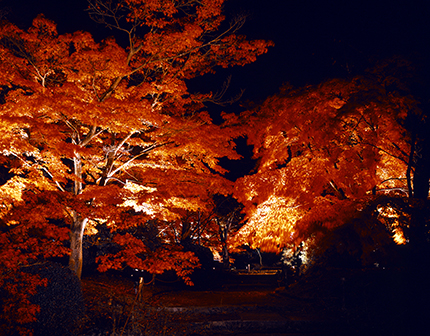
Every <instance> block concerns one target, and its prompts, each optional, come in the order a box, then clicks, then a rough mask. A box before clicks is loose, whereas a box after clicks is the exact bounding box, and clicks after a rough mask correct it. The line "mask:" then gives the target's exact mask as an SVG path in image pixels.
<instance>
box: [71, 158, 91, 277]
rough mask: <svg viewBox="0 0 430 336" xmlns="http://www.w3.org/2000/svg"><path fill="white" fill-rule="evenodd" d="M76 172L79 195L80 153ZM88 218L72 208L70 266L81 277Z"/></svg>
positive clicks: (80, 185) (80, 176) (75, 188)
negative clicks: (83, 245)
mask: <svg viewBox="0 0 430 336" xmlns="http://www.w3.org/2000/svg"><path fill="white" fill-rule="evenodd" d="M73 161H74V173H75V176H76V181H75V183H74V184H75V185H74V190H73V192H74V194H75V195H76V196H77V195H79V194H80V193H81V192H82V161H81V157H80V155H79V154H77V153H75V157H74V160H73ZM87 222H88V218H82V217H81V215H80V214H79V213H77V212H76V211H75V210H72V223H71V225H70V257H69V268H70V269H71V270H72V271H73V272H75V274H76V275H77V276H78V278H79V279H80V278H81V276H82V264H83V251H82V243H83V239H84V231H85V226H86V224H87Z"/></svg>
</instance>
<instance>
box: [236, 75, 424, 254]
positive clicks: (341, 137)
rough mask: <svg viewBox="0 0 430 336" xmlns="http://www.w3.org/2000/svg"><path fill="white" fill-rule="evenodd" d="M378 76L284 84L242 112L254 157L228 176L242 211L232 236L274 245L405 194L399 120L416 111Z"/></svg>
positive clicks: (408, 168) (408, 169)
mask: <svg viewBox="0 0 430 336" xmlns="http://www.w3.org/2000/svg"><path fill="white" fill-rule="evenodd" d="M385 79H387V78H386V77H383V78H378V76H376V75H375V74H373V75H371V74H368V75H366V76H360V77H355V78H353V79H351V80H340V79H334V80H329V81H327V82H324V83H322V84H321V85H318V86H308V87H305V88H301V89H292V88H290V87H288V86H286V87H284V88H283V89H282V90H281V92H280V93H279V94H278V95H275V96H273V97H270V98H269V99H267V100H266V101H265V102H264V103H263V104H262V105H261V106H260V107H258V108H257V109H255V110H252V111H250V112H247V113H246V114H245V116H244V117H245V118H246V119H247V120H248V122H249V129H252V130H253V131H252V132H251V133H249V134H248V137H249V143H250V144H252V145H254V154H255V158H258V159H259V163H258V170H257V172H256V173H255V174H253V175H249V176H245V177H244V178H242V179H240V180H238V181H237V183H236V195H237V196H238V198H239V200H240V201H241V202H243V203H244V204H245V209H246V212H247V218H248V222H247V225H246V226H244V227H243V228H242V230H241V231H240V232H239V235H238V236H237V239H238V240H239V241H240V240H242V242H247V243H249V244H250V245H252V246H261V248H263V249H266V250H272V251H279V250H280V249H282V248H283V247H284V246H286V245H287V244H289V243H293V242H296V243H297V242H300V241H302V240H305V239H307V238H309V237H312V235H314V234H315V233H316V232H317V231H320V232H321V230H322V231H323V230H327V229H332V228H336V227H339V226H340V225H342V224H344V223H347V222H348V221H351V220H352V219H354V218H357V217H360V214H361V212H362V210H363V209H365V208H366V207H367V206H368V205H369V204H370V203H372V200H374V199H375V198H377V197H378V196H379V195H381V194H387V195H391V196H394V197H407V196H408V195H410V194H412V193H413V190H414V187H416V186H415V185H414V184H413V183H412V180H411V176H413V175H414V172H415V170H416V166H415V165H414V164H413V162H412V161H413V160H411V156H412V157H414V155H415V154H414V152H413V151H411V143H412V142H413V140H412V138H411V136H410V133H409V132H408V131H407V129H406V128H405V125H406V121H407V119H408V118H411V117H413V118H416V119H417V120H419V118H420V110H419V108H418V106H417V101H416V100H414V99H413V98H412V97H411V96H410V95H408V94H405V92H403V91H402V90H399V87H398V86H396V85H394V86H388V85H387V82H385V81H384V80H385ZM372 204H373V203H372ZM373 205H374V204H373ZM398 229H399V230H400V228H398Z"/></svg>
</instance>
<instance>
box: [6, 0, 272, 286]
mask: <svg viewBox="0 0 430 336" xmlns="http://www.w3.org/2000/svg"><path fill="white" fill-rule="evenodd" d="M223 2H224V1H223V0H203V1H194V0H192V1H188V0H186V1H175V2H172V1H167V0H149V1H147V0H145V1H141V0H124V1H98V0H95V1H90V7H89V13H90V15H91V16H92V17H93V19H94V20H96V21H98V22H100V23H102V24H105V25H106V26H108V27H109V28H113V29H117V30H118V31H119V32H120V33H123V34H124V36H125V37H126V39H125V40H124V41H119V42H117V41H116V40H115V39H114V38H107V39H105V40H103V41H101V42H96V41H95V40H94V39H93V37H92V36H91V34H90V33H87V32H82V31H78V32H75V33H73V34H64V35H59V34H58V33H57V30H56V25H55V23H53V22H51V21H49V20H47V19H46V18H44V16H43V15H39V16H38V17H37V18H35V19H34V21H33V24H32V26H31V27H30V28H29V29H28V30H22V29H20V28H18V27H16V26H15V25H13V24H11V23H7V22H4V23H3V24H2V25H1V27H0V60H1V62H0V70H1V73H2V77H1V78H0V87H1V90H2V92H1V94H2V98H3V101H4V103H3V104H2V105H1V106H0V131H1V133H2V137H1V139H0V151H1V163H2V165H5V166H7V167H9V168H10V173H11V174H12V177H11V178H10V179H9V180H8V181H7V182H6V183H5V184H4V185H3V186H2V187H1V198H2V202H3V203H2V207H1V210H0V215H1V217H2V220H3V222H4V223H5V226H6V227H7V230H6V232H5V233H2V234H1V239H2V240H3V242H4V243H5V244H2V246H4V247H2V248H4V249H6V250H7V251H9V249H10V251H12V250H13V251H22V252H23V254H24V252H25V253H27V252H28V251H27V250H26V246H24V245H25V244H28V245H30V244H29V243H30V242H31V239H36V240H37V244H33V245H31V248H36V247H35V246H37V249H38V250H43V251H45V250H44V249H45V245H44V244H43V243H41V242H40V240H41V239H45V240H46V242H47V243H48V242H52V241H54V247H53V248H54V250H55V252H53V253H54V254H55V253H64V252H65V251H64V250H62V249H58V246H56V245H55V244H56V243H57V241H60V240H62V239H65V232H63V230H65V229H64V228H62V229H58V228H55V227H56V226H58V225H57V224H58V223H61V225H67V226H69V227H70V263H69V266H70V268H71V269H72V270H73V271H75V272H76V274H77V275H78V276H80V275H81V269H82V237H83V234H84V232H85V228H86V226H87V225H88V223H91V221H93V220H97V221H99V222H102V223H105V224H108V225H110V227H112V228H114V229H115V228H127V227H129V226H133V225H134V223H138V222H145V220H147V219H149V218H154V217H157V218H159V219H162V220H174V219H176V218H177V211H176V209H184V210H190V211H196V210H197V209H204V208H205V206H206V205H205V204H204V202H205V200H206V199H207V198H208V197H207V196H206V195H208V194H214V193H221V194H226V193H228V192H230V191H231V183H230V182H228V181H227V180H226V179H224V178H223V177H222V174H223V173H224V172H225V169H223V168H222V167H221V166H220V165H219V164H218V159H219V158H222V157H226V158H229V159H238V158H239V155H238V154H237V153H236V152H235V150H234V147H235V143H234V142H233V141H232V140H233V139H234V138H235V137H238V136H240V135H241V134H242V131H241V130H239V129H237V128H235V127H233V125H234V122H235V119H234V118H232V117H231V116H228V115H224V117H225V122H224V123H223V124H221V125H215V124H213V123H212V120H211V118H210V116H209V113H208V112H207V111H205V107H204V102H205V101H208V100H210V99H211V97H212V93H206V94H201V93H199V94H196V93H192V92H189V91H188V89H187V82H186V81H187V80H188V79H192V78H194V77H196V76H200V75H203V74H206V73H210V72H214V71H215V70H216V68H217V67H228V66H231V65H244V64H247V63H251V62H253V61H255V59H256V57H257V56H258V55H260V54H262V53H265V52H266V51H267V47H268V46H270V45H271V43H270V42H265V41H261V40H255V41H248V40H246V38H245V37H244V36H241V35H237V34H236V32H237V30H238V29H239V28H240V27H241V25H242V24H243V22H244V20H243V18H238V19H236V20H233V21H232V22H231V24H230V25H229V24H225V23H224V19H225V17H224V16H223V15H222V14H221V9H222V4H223ZM124 42H125V44H127V46H126V47H123V46H122V45H123V43H124ZM39 201H40V202H39ZM139 216H140V217H141V218H138V217H139ZM61 225H60V226H61ZM32 227H36V229H37V231H38V232H40V236H37V238H29V239H30V240H27V236H26V232H27V231H28V230H30V228H32ZM57 231H58V232H57ZM11 237H18V238H19V240H20V241H14V243H16V245H11V244H12V241H13V238H11ZM29 237H30V236H29ZM31 237H33V236H31ZM18 238H17V239H18ZM20 244H21V245H20ZM124 244H125V245H127V244H126V242H124ZM130 244H131V242H130ZM46 250H48V248H46ZM43 251H38V252H39V256H42V255H43V253H45V252H43ZM128 252H129V251H128ZM128 252H127V253H128ZM123 253H126V252H123ZM181 253H182V252H181V251H179V250H175V249H163V250H160V256H162V257H160V258H161V259H159V260H162V261H163V262H161V263H160V264H158V266H157V267H156V268H154V266H153V264H151V265H152V266H151V265H150V263H149V261H148V262H147V263H146V264H145V265H146V266H145V265H143V266H144V267H147V268H148V269H149V270H150V271H154V272H156V273H159V272H161V268H163V267H164V268H165V269H172V268H173V269H175V270H176V271H177V272H178V273H179V274H180V275H183V274H184V275H186V272H185V271H181V266H180V263H178V264H176V261H177V260H182V261H184V262H185V257H186V258H188V260H189V262H188V263H186V262H185V264H184V265H185V266H184V268H185V269H188V268H189V267H195V266H196V263H193V259H192V258H189V256H188V255H182V254H181ZM5 255H6V256H7V255H12V252H10V253H6V254H5ZM175 255H176V256H179V257H178V258H176V259H175V257H174V256H175ZM39 256H38V257H39ZM170 257H172V258H173V259H172V260H173V261H174V262H173V261H172V262H173V263H174V265H173V264H170V265H168V263H169V261H168V260H169V258H170ZM20 258H21V254H20V252H18V253H16V254H15V257H14V258H13V259H11V260H9V259H8V258H7V257H5V258H4V259H3V258H2V265H1V267H2V274H3V273H4V271H3V270H4V269H5V267H6V266H7V267H9V266H11V265H9V263H14V265H15V266H14V267H17V266H18V265H22V264H23V263H26V262H30V260H31V258H28V257H22V258H21V259H20ZM119 258H120V259H121V258H122V256H119ZM175 260H176V261H175ZM127 262H128V261H127ZM6 264H7V265H6ZM103 265H104V266H103V267H104V268H107V267H110V266H114V265H116V264H115V261H114V260H112V261H111V263H110V264H109V263H108V262H107V260H104V264H103ZM190 265H191V266H190ZM2 276H3V275H2ZM2 279H3V278H2Z"/></svg>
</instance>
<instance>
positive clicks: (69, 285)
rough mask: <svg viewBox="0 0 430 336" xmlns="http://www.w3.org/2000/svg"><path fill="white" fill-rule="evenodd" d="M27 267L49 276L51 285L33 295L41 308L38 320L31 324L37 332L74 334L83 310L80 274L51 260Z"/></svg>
mask: <svg viewBox="0 0 430 336" xmlns="http://www.w3.org/2000/svg"><path fill="white" fill-rule="evenodd" d="M26 271H27V272H28V273H31V274H38V275H40V276H41V277H43V278H47V279H48V285H47V286H46V287H43V286H42V287H39V290H38V293H37V294H36V295H34V296H33V297H31V299H30V301H31V302H32V303H34V304H37V305H39V306H40V308H41V309H40V312H39V313H38V315H37V322H34V323H32V324H31V325H30V326H29V327H30V328H31V329H32V330H33V331H34V336H50V335H53V336H55V335H59V336H60V335H61V336H68V335H74V334H75V331H76V328H77V324H78V321H79V319H80V318H81V317H82V316H83V312H84V300H83V296H82V290H81V283H80V281H79V279H78V277H77V276H76V275H75V274H74V273H73V272H72V271H71V270H70V269H69V268H67V267H64V266H62V265H61V264H58V263H52V262H49V263H45V264H41V265H35V266H31V267H29V268H28V269H27V270H26Z"/></svg>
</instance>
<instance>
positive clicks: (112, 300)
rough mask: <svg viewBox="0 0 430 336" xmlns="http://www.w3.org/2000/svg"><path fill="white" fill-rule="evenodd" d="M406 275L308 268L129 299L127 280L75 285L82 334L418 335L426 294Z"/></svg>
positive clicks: (147, 291) (105, 278)
mask: <svg viewBox="0 0 430 336" xmlns="http://www.w3.org/2000/svg"><path fill="white" fill-rule="evenodd" d="M254 275H256V274H254ZM410 278H411V276H410V275H406V274H404V273H403V272H400V271H398V270H383V269H370V270H369V269H368V270H361V269H354V270H345V269H332V270H314V271H313V272H310V274H308V275H306V276H304V277H302V278H301V279H300V281H298V282H294V283H290V284H289V285H288V286H284V287H282V286H279V285H280V284H279V283H278V282H277V281H276V279H275V278H274V277H273V276H272V278H270V276H266V278H264V276H263V277H260V278H259V279H258V280H257V281H256V280H255V279H256V277H255V276H254V277H253V276H252V275H247V274H242V275H238V274H235V276H234V277H230V275H226V278H225V280H226V281H225V282H224V283H223V284H218V286H214V287H212V288H202V287H201V286H196V287H194V288H193V287H184V286H179V285H161V284H158V285H156V286H148V287H145V288H144V290H143V292H142V297H141V299H140V300H136V298H137V297H136V295H135V289H134V288H135V286H134V282H133V281H131V280H129V279H127V278H124V277H121V276H117V275H115V276H114V275H112V274H111V275H107V274H101V275H96V276H91V277H86V278H83V280H82V284H83V291H84V296H85V299H86V308H87V313H86V318H85V320H84V321H82V328H81V335H105V334H109V335H112V334H115V335H121V334H122V335H192V334H193V333H194V334H195V335H227V334H229V335H232V334H234V335H243V336H245V335H336V334H339V335H373V334H375V335H402V336H403V335H411V334H414V335H420V334H421V328H422V327H423V326H424V325H425V323H424V321H426V318H427V316H428V315H427V314H428V312H429V310H428V308H426V307H427V305H426V303H427V299H426V297H427V295H424V294H423V293H421V295H420V292H419V290H418V287H417V286H411V284H410V283H409V281H410ZM221 280H222V278H221V279H220V281H221ZM421 305H424V306H422V307H421ZM423 335H425V333H423Z"/></svg>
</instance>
